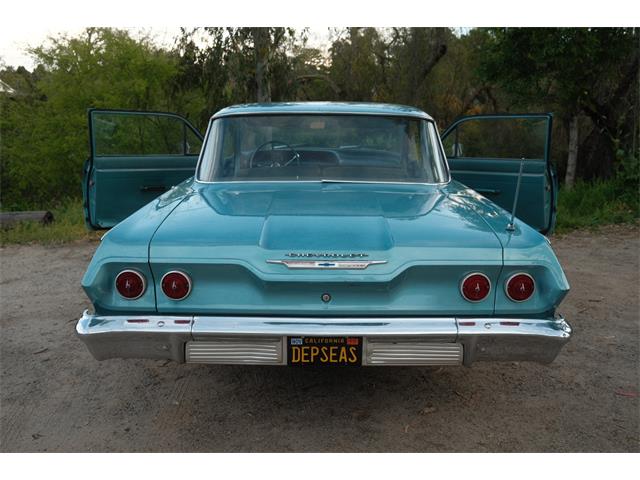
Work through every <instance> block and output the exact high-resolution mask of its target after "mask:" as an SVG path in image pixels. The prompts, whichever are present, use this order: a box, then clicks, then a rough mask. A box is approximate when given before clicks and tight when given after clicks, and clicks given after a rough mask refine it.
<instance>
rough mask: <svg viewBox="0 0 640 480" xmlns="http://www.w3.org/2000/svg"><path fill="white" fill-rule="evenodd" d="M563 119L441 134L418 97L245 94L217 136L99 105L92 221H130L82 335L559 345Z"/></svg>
mask: <svg viewBox="0 0 640 480" xmlns="http://www.w3.org/2000/svg"><path fill="white" fill-rule="evenodd" d="M551 120H552V119H551V115H548V114H535V115H529V114H526V115H485V116H475V117H463V118H461V119H459V120H457V121H456V122H455V123H454V124H453V125H452V126H451V127H450V128H449V129H447V130H446V131H445V132H444V133H443V135H442V141H441V138H440V136H439V134H438V130H437V129H436V125H435V123H434V121H433V119H432V118H431V117H430V116H428V115H427V114H425V113H424V112H422V111H420V110H418V109H415V108H411V107H404V106H398V105H385V104H363V103H287V104H268V105H239V106H233V107H229V108H225V109H224V110H221V111H220V112H218V113H217V114H215V115H214V116H213V118H212V119H211V121H210V123H209V127H208V131H207V134H206V135H205V137H204V140H203V138H202V137H201V135H200V134H199V133H198V132H197V130H196V129H195V128H194V127H193V126H192V125H191V124H190V123H189V122H188V121H186V120H185V119H183V118H181V117H179V116H177V115H173V114H167V113H155V112H153V113H152V112H128V111H108V110H91V111H90V112H89V123H90V135H91V156H90V158H89V160H88V161H87V163H86V166H85V180H84V198H85V214H86V220H87V223H88V224H89V225H90V226H91V227H92V228H95V229H102V228H110V227H113V228H111V230H110V231H109V232H107V233H106V235H105V236H104V237H103V238H102V243H101V245H100V247H99V248H98V250H97V251H96V253H95V255H94V257H93V260H92V261H91V264H90V265H89V268H88V270H87V272H86V274H85V276H84V278H83V280H82V286H83V287H84V289H85V291H86V293H87V295H88V296H89V298H90V299H91V301H92V303H93V306H94V309H95V312H94V313H89V312H85V313H84V314H83V315H82V318H81V319H80V321H79V322H78V324H77V328H76V330H77V333H78V335H79V336H80V338H81V339H82V340H83V341H84V342H85V344H86V345H87V347H88V348H89V350H90V352H91V353H92V354H93V356H94V357H95V358H97V359H99V360H102V359H107V358H112V357H142V358H158V359H173V360H175V361H178V362H196V363H215V364H264V365H342V366H357V365H365V366H371V365H469V364H471V363H472V362H474V361H477V360H532V361H537V362H551V361H552V360H553V359H554V358H555V357H556V355H557V354H558V352H559V351H560V349H561V348H562V346H563V345H564V344H565V343H566V342H567V341H568V340H569V337H570V335H571V328H570V327H569V325H568V324H567V322H565V320H564V319H563V318H562V317H561V316H559V315H558V314H557V313H556V308H557V307H558V305H559V304H560V302H561V301H562V299H563V297H564V296H565V295H566V294H567V292H568V290H569V285H568V283H567V279H566V278H565V275H564V273H563V271H562V269H561V267H560V265H559V263H558V260H557V259H556V256H555V255H554V253H553V251H552V250H551V247H550V245H549V242H548V240H547V239H546V237H544V236H543V235H542V234H541V233H540V232H542V233H547V232H549V231H551V229H552V228H553V226H554V223H555V204H556V189H557V187H556V179H555V173H554V170H553V168H552V167H551V165H550V163H549V146H550V132H551ZM201 147H202V148H201ZM187 177H190V178H188V179H186V178H187ZM185 179H186V180H185ZM172 185H175V186H172ZM165 190H167V191H166V192H164V191H165ZM162 192H164V193H162ZM160 193H162V194H161V195H160ZM158 195H160V196H159V197H158ZM155 197H157V198H155ZM514 200H515V201H514ZM514 206H515V208H516V209H517V212H516V218H515V219H514V218H513V217H512V215H511V214H510V213H509V210H512V209H513V208H514Z"/></svg>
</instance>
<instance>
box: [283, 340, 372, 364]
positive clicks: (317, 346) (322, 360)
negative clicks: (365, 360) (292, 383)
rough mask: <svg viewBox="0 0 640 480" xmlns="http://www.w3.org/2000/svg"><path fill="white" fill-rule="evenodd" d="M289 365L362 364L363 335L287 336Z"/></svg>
mask: <svg viewBox="0 0 640 480" xmlns="http://www.w3.org/2000/svg"><path fill="white" fill-rule="evenodd" d="M287 363H288V364H289V365H300V366H311V365H322V366H339V367H353V366H359V365H362V337H287Z"/></svg>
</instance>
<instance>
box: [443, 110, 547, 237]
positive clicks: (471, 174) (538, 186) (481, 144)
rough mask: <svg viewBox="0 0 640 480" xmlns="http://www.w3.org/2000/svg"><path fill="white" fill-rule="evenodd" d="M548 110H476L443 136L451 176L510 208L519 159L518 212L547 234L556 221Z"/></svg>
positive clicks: (534, 226)
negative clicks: (507, 112) (511, 112)
mask: <svg viewBox="0 0 640 480" xmlns="http://www.w3.org/2000/svg"><path fill="white" fill-rule="evenodd" d="M551 121H552V117H551V115H550V114H524V115H478V116H470V117H463V118H461V119H459V120H457V121H456V122H455V123H454V124H453V125H451V127H449V128H448V129H447V130H446V131H445V132H444V133H443V135H442V141H443V145H444V147H445V152H446V154H447V159H448V162H449V167H450V169H451V175H452V176H453V178H454V179H455V180H458V181H459V182H461V183H463V184H465V185H467V186H468V187H470V188H472V189H474V190H476V191H477V192H478V193H480V194H482V195H484V196H486V197H487V198H489V199H490V200H491V201H493V202H494V203H496V204H498V205H499V206H501V207H502V208H504V209H505V210H508V211H509V212H510V211H511V210H512V208H513V202H514V197H515V190H516V185H517V183H518V173H519V171H520V163H521V162H522V161H524V163H523V169H522V180H521V186H520V195H519V198H518V203H517V206H516V216H517V217H518V218H519V219H521V220H523V221H524V222H526V223H527V224H529V225H531V226H532V227H533V228H536V229H537V230H539V231H540V232H543V233H547V232H549V231H551V230H552V229H553V227H554V225H555V205H556V191H557V186H556V182H555V181H554V179H553V170H552V166H551V165H550V163H549V148H550V142H551Z"/></svg>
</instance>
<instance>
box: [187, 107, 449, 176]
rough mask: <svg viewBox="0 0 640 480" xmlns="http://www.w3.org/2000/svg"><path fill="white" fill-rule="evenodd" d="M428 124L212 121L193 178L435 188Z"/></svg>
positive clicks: (401, 120)
mask: <svg viewBox="0 0 640 480" xmlns="http://www.w3.org/2000/svg"><path fill="white" fill-rule="evenodd" d="M429 129H434V127H433V124H432V123H430V122H427V121H424V120H421V119H415V118H408V117H384V116H372V115H304V114H291V115H284V114H278V115H275V114H273V115H245V116H235V117H223V118H220V119H217V120H215V121H214V123H213V126H212V128H211V129H210V132H209V139H208V141H207V146H206V148H205V151H204V154H203V156H202V162H201V166H200V174H199V179H200V180H203V181H240V180H343V181H389V182H427V183H434V182H441V181H446V180H443V179H442V178H441V177H442V174H441V172H443V171H444V168H443V167H442V165H440V166H439V165H438V164H443V159H442V157H441V155H440V151H439V149H438V148H437V144H436V143H435V142H434V141H433V139H434V136H433V133H434V132H431V133H429Z"/></svg>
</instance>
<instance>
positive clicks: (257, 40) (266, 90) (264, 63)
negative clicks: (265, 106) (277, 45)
mask: <svg viewBox="0 0 640 480" xmlns="http://www.w3.org/2000/svg"><path fill="white" fill-rule="evenodd" d="M252 34H253V45H254V49H255V55H256V85H257V91H258V94H257V101H258V102H259V103H270V102H271V84H270V82H269V56H270V53H271V52H270V50H271V34H270V32H269V28H267V27H260V28H253V29H252Z"/></svg>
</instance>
